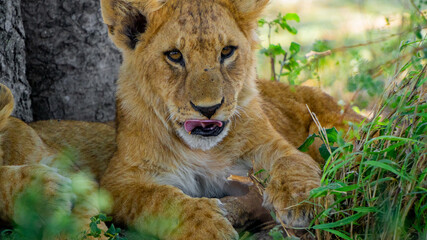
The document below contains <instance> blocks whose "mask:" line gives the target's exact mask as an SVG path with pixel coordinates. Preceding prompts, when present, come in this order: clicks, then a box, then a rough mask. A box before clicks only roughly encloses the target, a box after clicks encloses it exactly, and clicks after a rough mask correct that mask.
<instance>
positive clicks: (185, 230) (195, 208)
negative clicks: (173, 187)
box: [172, 198, 239, 240]
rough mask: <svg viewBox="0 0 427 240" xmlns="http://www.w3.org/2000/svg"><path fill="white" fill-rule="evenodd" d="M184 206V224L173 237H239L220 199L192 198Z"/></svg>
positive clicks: (227, 239)
mask: <svg viewBox="0 0 427 240" xmlns="http://www.w3.org/2000/svg"><path fill="white" fill-rule="evenodd" d="M185 205H186V206H185V207H184V208H183V212H182V215H181V218H180V219H181V221H182V225H181V227H180V229H179V230H178V232H177V234H176V236H173V237H172V238H173V239H212V240H216V239H221V240H229V239H238V237H239V236H238V234H237V232H236V230H234V228H233V226H232V225H231V224H230V222H229V221H228V220H227V219H226V218H225V214H226V213H225V211H224V209H223V207H222V203H221V202H220V201H219V200H218V199H207V198H199V199H191V200H189V202H188V204H185Z"/></svg>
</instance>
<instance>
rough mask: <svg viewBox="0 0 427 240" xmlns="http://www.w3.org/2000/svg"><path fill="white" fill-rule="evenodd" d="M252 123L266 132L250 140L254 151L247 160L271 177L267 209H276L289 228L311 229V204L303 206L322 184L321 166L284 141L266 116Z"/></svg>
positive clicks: (266, 195)
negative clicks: (314, 190) (307, 227)
mask: <svg viewBox="0 0 427 240" xmlns="http://www.w3.org/2000/svg"><path fill="white" fill-rule="evenodd" d="M256 112H261V111H260V110H258V111H254V113H256ZM252 119H254V120H253V121H254V123H252V124H253V125H255V126H257V127H258V128H257V129H263V131H262V132H254V133H252V134H251V136H250V137H248V138H249V139H250V142H251V147H252V149H251V150H250V151H248V153H247V155H246V156H245V158H247V159H249V160H253V162H254V168H255V170H256V171H257V170H259V169H265V170H266V171H267V172H268V173H269V175H270V182H269V184H268V186H267V188H266V191H265V193H264V205H265V206H271V207H274V209H275V210H276V211H277V213H278V217H280V219H281V220H282V221H283V222H284V223H285V224H287V225H289V226H292V227H306V226H308V224H309V223H310V220H311V218H312V208H311V207H309V204H303V203H302V204H300V203H301V202H302V201H303V200H305V199H306V198H307V197H308V196H309V192H310V190H311V189H313V188H316V187H318V186H319V184H320V169H319V166H318V164H317V163H316V162H315V161H314V160H313V159H312V158H311V157H310V156H309V155H307V154H305V153H302V152H300V151H298V150H297V149H296V148H295V147H294V146H292V145H291V144H290V143H289V142H287V141H286V140H285V139H284V138H282V137H281V136H280V135H279V134H278V133H277V132H276V131H275V130H274V129H273V127H272V126H271V124H270V123H269V121H268V120H267V117H266V116H262V117H259V118H255V117H254V118H252Z"/></svg>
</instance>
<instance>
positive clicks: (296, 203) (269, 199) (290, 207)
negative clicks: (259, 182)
mask: <svg viewBox="0 0 427 240" xmlns="http://www.w3.org/2000/svg"><path fill="white" fill-rule="evenodd" d="M302 184H304V183H302ZM316 187H317V185H313V186H308V185H306V186H280V185H276V184H274V183H270V185H269V186H268V187H267V189H266V191H265V192H264V203H263V205H264V206H265V207H267V208H270V209H272V208H274V209H275V210H276V213H277V216H276V217H277V218H280V220H282V222H283V223H284V224H286V225H287V226H289V227H295V228H305V227H308V226H309V224H310V222H311V220H312V219H313V211H314V208H313V206H312V205H311V204H308V203H302V202H303V201H304V200H306V199H307V198H308V196H309V192H310V190H311V189H313V188H316ZM277 221H279V220H278V219H277Z"/></svg>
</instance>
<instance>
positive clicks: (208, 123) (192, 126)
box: [184, 98, 227, 137]
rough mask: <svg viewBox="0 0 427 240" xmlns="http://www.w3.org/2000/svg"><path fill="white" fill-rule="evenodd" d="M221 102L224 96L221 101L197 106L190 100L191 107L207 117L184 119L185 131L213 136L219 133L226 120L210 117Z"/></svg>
mask: <svg viewBox="0 0 427 240" xmlns="http://www.w3.org/2000/svg"><path fill="white" fill-rule="evenodd" d="M223 103H224V98H222V100H221V103H218V104H215V105H212V106H198V105H196V104H194V103H193V102H192V101H190V105H191V107H192V108H193V109H194V110H196V111H197V112H199V113H200V114H202V115H203V116H205V117H207V118H208V119H207V120H205V119H192V120H187V121H185V123H184V128H185V131H187V132H188V133H189V134H192V135H200V136H204V137H215V136H218V135H219V134H221V132H222V131H223V130H224V127H225V125H226V124H227V122H225V121H220V120H216V119H210V118H211V117H212V116H213V115H214V114H215V113H216V112H217V110H218V109H219V108H220V107H221V106H222V105H223Z"/></svg>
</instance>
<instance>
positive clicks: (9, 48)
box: [0, 0, 33, 122]
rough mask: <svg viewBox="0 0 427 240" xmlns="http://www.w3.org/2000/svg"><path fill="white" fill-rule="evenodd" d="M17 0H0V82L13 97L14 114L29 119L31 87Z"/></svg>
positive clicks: (31, 117) (30, 113)
mask: <svg viewBox="0 0 427 240" xmlns="http://www.w3.org/2000/svg"><path fill="white" fill-rule="evenodd" d="M20 3H21V1H20V0H13V1H11V0H0V82H1V83H3V84H5V85H6V86H7V87H9V88H10V89H11V90H12V93H13V96H14V97H15V110H14V113H13V115H14V116H16V117H18V118H21V119H22V120H24V121H27V122H28V121H32V119H33V114H32V111H31V100H30V93H31V88H30V85H29V84H28V81H27V78H26V76H25V41H24V38H25V33H24V27H23V25H22V18H21V9H20Z"/></svg>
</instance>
